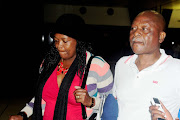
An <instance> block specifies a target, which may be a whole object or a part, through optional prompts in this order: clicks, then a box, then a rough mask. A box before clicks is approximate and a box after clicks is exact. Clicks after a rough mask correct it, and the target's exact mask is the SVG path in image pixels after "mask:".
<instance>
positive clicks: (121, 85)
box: [113, 11, 180, 120]
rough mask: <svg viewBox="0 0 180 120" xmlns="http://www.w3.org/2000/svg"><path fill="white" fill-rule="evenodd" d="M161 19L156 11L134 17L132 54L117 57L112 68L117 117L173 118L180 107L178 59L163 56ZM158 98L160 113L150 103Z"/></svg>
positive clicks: (133, 119) (140, 119)
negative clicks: (160, 106)
mask: <svg viewBox="0 0 180 120" xmlns="http://www.w3.org/2000/svg"><path fill="white" fill-rule="evenodd" d="M164 29H165V20H164V18H163V16H162V15H161V14H159V13H158V12H156V11H144V12H141V13H140V14H138V15H137V17H136V18H135V19H134V21H133V23H132V26H131V30H130V37H129V40H130V46H131V48H132V50H133V52H134V53H135V54H134V55H132V56H126V57H123V58H121V59H120V60H119V61H118V62H117V64H116V68H115V80H114V90H113V95H114V96H115V97H116V98H117V100H118V107H119V113H118V120H157V118H162V119H165V118H166V119H167V120H175V118H177V117H178V111H179V108H180V77H179V75H180V60H178V59H175V58H172V57H171V56H169V55H166V53H165V51H164V50H163V49H160V44H161V43H162V42H163V41H164V39H165V37H166V33H165V32H164ZM152 98H158V99H159V100H160V102H161V104H162V107H163V110H164V111H165V113H164V112H161V111H160V110H158V107H157V106H152V105H151V100H152Z"/></svg>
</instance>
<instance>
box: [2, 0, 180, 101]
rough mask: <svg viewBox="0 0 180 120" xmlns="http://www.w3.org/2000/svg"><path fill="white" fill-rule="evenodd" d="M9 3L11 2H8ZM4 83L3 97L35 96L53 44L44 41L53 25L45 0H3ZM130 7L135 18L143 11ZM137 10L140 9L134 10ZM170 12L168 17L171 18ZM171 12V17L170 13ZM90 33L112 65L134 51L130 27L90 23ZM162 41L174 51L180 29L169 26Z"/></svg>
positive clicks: (167, 49) (99, 53) (96, 47)
mask: <svg viewBox="0 0 180 120" xmlns="http://www.w3.org/2000/svg"><path fill="white" fill-rule="evenodd" d="M8 2H9V3H8ZM0 4H1V6H0V7H1V10H0V11H1V18H0V19H1V27H0V29H1V31H2V32H1V34H0V35H1V38H0V40H1V56H2V57H1V70H2V72H1V82H0V97H9V98H11V97H18V96H30V95H32V96H33V92H34V86H35V83H36V80H37V79H38V68H39V65H40V64H41V61H42V59H43V57H44V55H45V53H46V52H47V51H48V47H49V44H48V43H47V42H46V41H45V42H42V34H43V33H45V32H46V31H48V30H47V29H48V28H49V27H51V26H53V25H49V24H44V22H43V4H44V2H42V1H21V2H17V1H13V2H10V1H7V3H3V2H1V3H0ZM144 9H146V8H141V9H139V8H138V7H136V8H131V7H129V10H130V11H131V14H130V15H131V19H133V17H134V16H136V15H137V13H139V12H140V11H142V10H144ZM134 11H136V12H134ZM168 12H171V11H168V10H167V11H166V12H165V14H164V16H165V18H166V20H167V21H168V19H169V18H168V14H167V13H168ZM166 15H167V16H166ZM88 27H89V28H90V29H89V36H88V37H87V39H90V40H91V42H92V46H93V48H94V53H95V55H100V56H102V57H103V58H104V59H105V60H106V61H107V62H109V63H110V64H111V65H112V70H113V66H114V64H115V62H116V61H117V60H118V59H119V58H120V57H122V56H123V55H129V54H132V51H131V49H130V47H129V42H128V39H129V30H130V27H122V26H121V27H118V26H102V25H89V26H88ZM166 32H167V37H166V39H165V41H164V43H163V44H162V48H164V49H166V51H167V53H168V54H173V51H172V44H171V43H172V41H177V42H179V41H180V38H179V34H180V29H173V28H171V29H170V28H169V29H167V30H166ZM92 35H93V36H92Z"/></svg>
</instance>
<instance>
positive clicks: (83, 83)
mask: <svg viewBox="0 0 180 120" xmlns="http://www.w3.org/2000/svg"><path fill="white" fill-rule="evenodd" d="M93 58H94V55H92V56H91V57H90V58H89V60H88V63H87V66H86V69H85V74H84V78H83V82H82V85H81V88H83V89H84V88H85V85H86V80H87V76H88V73H89V68H90V65H91V61H92V59H93Z"/></svg>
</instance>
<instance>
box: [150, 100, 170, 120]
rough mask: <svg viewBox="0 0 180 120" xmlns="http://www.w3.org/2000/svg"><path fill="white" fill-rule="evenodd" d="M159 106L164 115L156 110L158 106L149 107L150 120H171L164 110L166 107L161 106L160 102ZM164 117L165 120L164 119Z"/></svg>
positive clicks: (168, 113) (167, 112)
mask: <svg viewBox="0 0 180 120" xmlns="http://www.w3.org/2000/svg"><path fill="white" fill-rule="evenodd" d="M160 103H161V106H162V108H163V110H164V112H165V113H163V112H162V111H159V110H158V106H154V105H152V106H150V107H149V111H150V112H151V116H152V120H157V119H158V118H162V119H166V120H173V118H172V116H171V114H170V112H169V111H168V110H167V109H166V107H165V106H164V105H163V103H162V102H161V101H160ZM165 115H166V118H165Z"/></svg>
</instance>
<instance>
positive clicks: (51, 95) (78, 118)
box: [42, 67, 87, 120]
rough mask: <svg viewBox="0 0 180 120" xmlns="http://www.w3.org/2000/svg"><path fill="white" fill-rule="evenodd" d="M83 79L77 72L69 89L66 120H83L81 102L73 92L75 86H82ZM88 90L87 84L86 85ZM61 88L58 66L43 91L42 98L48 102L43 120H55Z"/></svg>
mask: <svg viewBox="0 0 180 120" xmlns="http://www.w3.org/2000/svg"><path fill="white" fill-rule="evenodd" d="M81 84H82V80H81V79H80V78H79V76H78V75H77V74H76V75H75V77H74V79H73V81H72V84H71V86H70V89H69V95H68V104H67V114H66V120H83V118H82V110H81V103H76V100H75V97H74V95H73V92H74V91H75V90H76V89H75V88H74V86H81ZM86 90H87V86H86ZM58 92H59V88H58V84H57V67H56V69H55V70H54V71H53V73H52V74H51V76H50V77H49V79H48V80H47V82H46V84H45V86H44V88H43V93H42V98H43V100H44V101H45V102H46V107H45V112H44V116H43V120H53V116H54V109H55V105H56V99H57V96H58Z"/></svg>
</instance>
